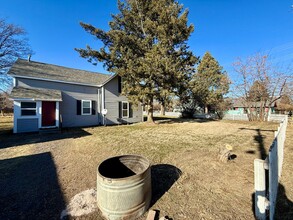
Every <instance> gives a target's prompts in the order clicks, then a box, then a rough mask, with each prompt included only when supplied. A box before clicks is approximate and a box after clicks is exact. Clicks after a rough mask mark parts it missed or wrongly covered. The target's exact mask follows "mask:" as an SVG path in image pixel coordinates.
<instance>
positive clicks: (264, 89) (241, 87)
mask: <svg viewBox="0 0 293 220" xmlns="http://www.w3.org/2000/svg"><path fill="white" fill-rule="evenodd" d="M234 69H235V71H236V73H238V82H235V84H234V89H233V91H234V95H235V96H237V97H238V99H240V100H241V101H242V104H244V105H245V106H246V107H247V114H248V118H249V120H252V121H256V120H258V121H267V119H268V114H269V111H270V107H271V106H272V105H273V104H274V103H275V102H276V101H277V100H279V99H281V98H282V97H283V96H284V95H288V96H290V95H291V94H290V93H291V92H292V88H291V89H290V88H289V87H291V86H292V73H291V72H290V71H289V70H281V68H278V67H276V66H273V65H272V63H271V62H270V59H269V56H268V55H263V54H260V53H258V54H255V55H253V56H250V57H248V58H247V59H246V60H242V59H240V58H238V59H237V61H236V62H235V63H234Z"/></svg>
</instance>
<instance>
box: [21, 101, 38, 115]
mask: <svg viewBox="0 0 293 220" xmlns="http://www.w3.org/2000/svg"><path fill="white" fill-rule="evenodd" d="M20 108H21V116H32V115H36V114H37V103H36V102H21V103H20Z"/></svg>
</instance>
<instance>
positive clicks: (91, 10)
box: [0, 0, 293, 79]
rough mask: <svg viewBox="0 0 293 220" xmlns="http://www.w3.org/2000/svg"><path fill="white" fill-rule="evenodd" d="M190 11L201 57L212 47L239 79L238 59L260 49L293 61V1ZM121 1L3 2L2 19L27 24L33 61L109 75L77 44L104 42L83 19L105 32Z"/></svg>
mask: <svg viewBox="0 0 293 220" xmlns="http://www.w3.org/2000/svg"><path fill="white" fill-rule="evenodd" d="M179 2H180V3H182V4H183V5H184V6H185V8H188V9H189V23H192V24H194V26H195V31H194V33H193V34H192V36H191V37H190V39H189V42H188V44H189V45H190V48H191V50H192V51H193V52H194V53H195V54H196V55H198V56H201V57H202V56H203V54H204V53H205V52H206V51H210V52H211V53H212V55H213V56H214V57H215V58H216V59H217V60H218V61H219V63H220V64H221V65H222V66H223V67H224V69H225V70H226V71H227V72H228V74H229V75H230V77H231V78H232V79H233V78H234V77H235V74H234V73H233V68H232V63H233V62H234V61H235V59H236V58H237V57H242V58H245V57H246V56H248V55H252V54H254V53H256V52H268V53H270V54H271V55H272V56H273V57H274V58H275V61H276V62H277V61H278V62H281V63H290V62H291V63H292V60H293V7H292V5H293V0H179ZM116 4H117V1H116V0H83V1H80V0H25V1H24V0H1V9H0V17H2V18H6V19H7V21H8V22H9V23H14V24H17V25H20V26H22V27H23V28H24V29H25V30H26V31H27V33H28V38H29V42H30V45H31V47H32V49H33V50H34V52H35V54H34V55H33V56H32V60H34V61H40V62H45V63H51V64H56V65H61V66H67V67H72V68H77V69H84V70H90V71H96V72H101V73H106V70H104V69H103V66H102V64H100V65H98V66H93V65H92V64H90V63H88V62H87V61H86V60H85V59H82V58H80V57H79V55H78V53H77V52H75V51H74V48H84V47H85V45H87V44H88V45H90V46H92V47H93V48H99V47H100V46H101V44H100V43H99V42H98V41H97V40H95V39H94V38H93V37H92V36H91V35H89V34H87V33H86V32H85V31H84V30H83V29H82V28H81V27H80V25H79V22H80V21H83V22H85V23H90V24H92V25H94V26H96V27H99V28H102V29H104V30H107V29H108V22H109V21H110V20H111V17H110V14H111V13H114V14H115V13H117V12H118V11H117V7H116Z"/></svg>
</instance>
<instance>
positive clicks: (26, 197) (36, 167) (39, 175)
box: [0, 152, 65, 219]
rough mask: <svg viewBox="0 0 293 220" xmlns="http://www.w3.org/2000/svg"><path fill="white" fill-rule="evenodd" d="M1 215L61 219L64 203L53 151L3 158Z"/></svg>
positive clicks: (1, 169) (0, 164) (1, 168)
mask: <svg viewBox="0 0 293 220" xmlns="http://www.w3.org/2000/svg"><path fill="white" fill-rule="evenodd" d="M0 176H1V178H0V189H1V190H0V207H1V212H0V219H59V218H60V213H61V211H62V209H64V207H65V202H64V198H63V194H62V191H61V189H60V186H59V182H58V177H57V173H56V167H55V164H54V161H53V158H52V155H51V153H48V152H47V153H42V154H36V155H30V156H22V157H16V158H11V159H5V160H1V161H0Z"/></svg>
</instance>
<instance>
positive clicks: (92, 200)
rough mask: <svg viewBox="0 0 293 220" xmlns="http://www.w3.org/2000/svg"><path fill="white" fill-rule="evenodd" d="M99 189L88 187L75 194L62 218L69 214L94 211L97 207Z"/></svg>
mask: <svg viewBox="0 0 293 220" xmlns="http://www.w3.org/2000/svg"><path fill="white" fill-rule="evenodd" d="M96 197H97V190H96V189H88V190H85V191H83V192H81V193H78V194H77V195H75V196H74V197H73V198H72V199H71V200H70V202H69V205H67V207H66V209H65V210H63V211H62V212H61V216H60V219H64V218H65V217H67V216H82V215H88V214H90V213H92V212H94V211H95V210H96V209H97V208H98V207H97V199H96Z"/></svg>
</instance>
